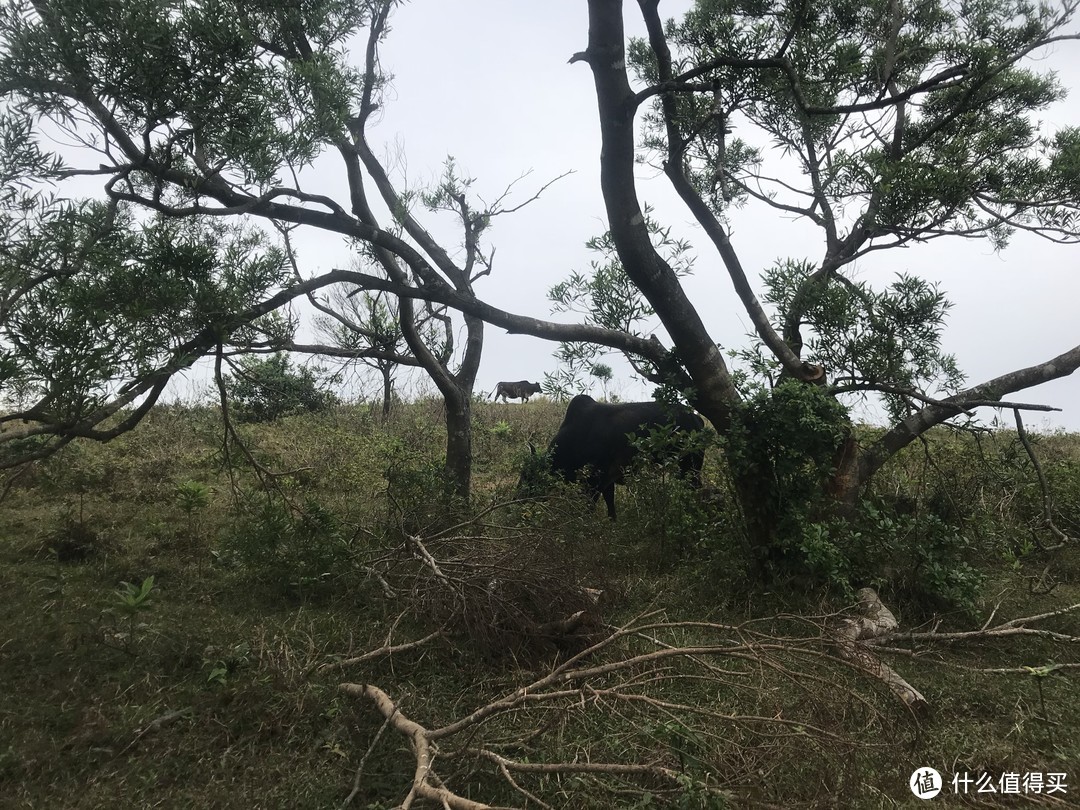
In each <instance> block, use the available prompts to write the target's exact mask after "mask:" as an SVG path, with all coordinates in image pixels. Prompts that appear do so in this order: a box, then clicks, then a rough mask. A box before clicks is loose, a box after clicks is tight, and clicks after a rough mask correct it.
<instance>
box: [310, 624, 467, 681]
mask: <svg viewBox="0 0 1080 810" xmlns="http://www.w3.org/2000/svg"><path fill="white" fill-rule="evenodd" d="M445 635H446V632H445V631H444V630H441V629H440V630H436V631H435V632H434V633H428V634H427V635H426V636H424V637H423V638H420V639H417V640H416V641H406V642H404V643H402V644H393V645H392V644H390V643H389V639H387V643H386V644H384V645H383V646H382V647H379V648H378V649H377V650H371V651H370V652H366V653H364V654H363V655H357V656H354V657H353V658H345V659H342V660H341V661H331V662H330V663H328V664H323V665H322V666H320V667H319V668H318V671H319V672H329V671H330V670H334V669H344V668H345V667H351V666H356V665H357V664H362V663H364V662H365V661H374V660H375V659H376V658H382V657H384V656H387V655H397V654H398V653H402V652H407V651H408V650H415V649H416V648H417V647H423V646H424V645H425V644H427V643H428V642H429V641H434V640H435V639H437V638H443V637H444V636H445Z"/></svg>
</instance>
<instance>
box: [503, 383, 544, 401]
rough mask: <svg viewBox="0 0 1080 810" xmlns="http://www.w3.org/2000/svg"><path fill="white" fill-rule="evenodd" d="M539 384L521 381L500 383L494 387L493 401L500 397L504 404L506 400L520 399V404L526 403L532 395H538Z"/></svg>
mask: <svg viewBox="0 0 1080 810" xmlns="http://www.w3.org/2000/svg"><path fill="white" fill-rule="evenodd" d="M540 390H541V388H540V383H532V382H529V381H528V380H521V381H520V382H501V383H499V384H498V385H497V386H495V396H494V397H493V399H498V398H499V397H502V401H503V402H506V398H507V397H510V399H520V400H521V401H522V402H528V401H529V397H531V396H532V395H533V394H539V393H540Z"/></svg>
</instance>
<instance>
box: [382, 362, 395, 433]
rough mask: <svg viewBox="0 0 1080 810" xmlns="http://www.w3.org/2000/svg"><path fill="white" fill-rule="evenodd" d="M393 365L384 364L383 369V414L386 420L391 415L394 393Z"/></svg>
mask: <svg viewBox="0 0 1080 810" xmlns="http://www.w3.org/2000/svg"><path fill="white" fill-rule="evenodd" d="M391 369H392V366H384V367H383V368H382V369H381V371H382V378H383V396H382V415H383V419H384V420H385V419H386V418H387V417H388V416H390V403H391V399H392V397H393V393H394V378H393V377H392V376H391Z"/></svg>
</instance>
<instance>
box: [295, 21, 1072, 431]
mask: <svg viewBox="0 0 1080 810" xmlns="http://www.w3.org/2000/svg"><path fill="white" fill-rule="evenodd" d="M690 5H691V3H690V2H689V0H667V2H664V3H663V4H662V5H661V13H662V14H663V16H664V17H665V18H666V17H669V16H678V15H679V14H681V12H682V11H684V10H685V9H687V8H689V7H690ZM625 14H626V17H627V29H628V31H629V32H630V33H634V34H638V33H641V30H642V28H641V24H640V19H639V17H638V11H637V8H636V4H635V3H633V2H627V3H626V8H625ZM391 25H392V31H391V34H390V37H389V40H388V42H387V43H386V44H385V45H384V48H383V52H382V53H383V64H384V66H385V68H386V69H387V70H389V71H390V72H392V73H393V74H394V76H395V79H394V83H393V87H394V89H393V92H392V93H391V94H390V96H389V97H388V99H387V105H386V108H385V110H384V113H383V116H382V118H381V120H380V121H379V122H378V126H377V127H376V128H375V129H374V130H373V132H372V141H373V143H374V144H380V143H381V144H385V145H386V147H387V148H388V149H395V150H396V149H398V148H399V147H400V149H401V150H402V151H403V154H404V155H405V156H406V158H407V173H408V179H409V182H410V184H414V185H415V184H416V183H418V182H422V181H429V180H433V179H434V178H436V177H437V176H438V174H439V171H440V168H441V165H442V162H443V160H444V158H445V157H446V156H447V155H448V154H449V155H453V156H454V157H455V158H456V159H457V162H458V165H459V167H460V168H461V170H462V172H463V173H466V174H468V175H470V176H472V177H475V178H476V180H477V182H476V185H475V186H474V191H476V192H477V193H478V194H479V195H480V196H482V197H483V198H485V199H489V200H490V199H492V198H494V197H495V196H497V195H498V194H499V193H500V192H501V191H502V190H503V189H504V188H505V187H506V186H507V184H509V183H510V182H512V181H513V180H515V179H516V178H517V177H518V176H519V175H521V174H522V173H523V172H528V171H531V174H530V176H529V177H527V178H526V179H525V180H523V181H522V182H521V183H520V184H519V186H518V188H519V189H520V196H519V197H518V198H517V199H520V200H523V199H525V198H527V197H528V196H531V194H532V192H533V191H534V190H535V189H536V188H538V187H539V186H540V185H542V184H543V183H544V182H547V181H548V180H550V179H552V178H554V177H555V176H557V175H559V174H562V173H564V172H567V171H573V172H574V174H573V175H571V176H570V177H567V178H565V179H563V180H561V181H560V182H559V183H557V184H556V185H555V186H553V187H552V188H550V189H548V191H547V192H545V194H544V195H543V197H542V198H541V199H540V200H538V201H537V202H535V203H533V204H532V205H530V206H529V207H527V208H526V209H524V210H523V211H520V212H518V213H516V214H514V215H512V216H509V217H506V218H500V219H497V220H496V222H495V225H494V227H493V228H492V229H491V230H490V231H489V234H488V235H489V238H490V241H491V243H492V244H494V245H495V246H496V248H497V251H496V257H495V272H494V273H493V274H492V275H491V276H489V277H487V278H484V279H482V280H481V281H480V282H479V283H478V284H477V289H476V291H477V293H478V295H479V296H480V297H481V298H484V299H485V300H488V301H490V302H491V303H493V304H495V305H497V306H500V307H502V308H505V309H507V310H510V311H513V312H517V313H521V314H527V315H531V316H534V317H540V318H549V317H551V315H550V306H549V304H548V302H547V300H546V297H545V294H546V291H547V289H548V288H549V287H550V286H551V285H552V284H554V283H556V282H558V281H560V280H562V279H564V278H565V277H566V276H567V275H568V273H569V272H570V271H571V270H575V269H576V270H585V269H587V267H588V264H589V261H590V259H591V258H592V256H591V254H590V253H589V252H588V251H587V250H586V249H585V246H584V243H585V241H586V240H587V239H589V238H590V237H591V236H593V235H596V234H598V233H601V232H602V231H603V230H604V229H605V224H604V206H603V200H602V198H601V195H600V185H599V154H600V141H599V132H598V126H597V112H596V100H595V96H594V92H593V84H592V75H591V73H590V71H589V69H588V67H587V66H586V65H585V64H584V63H579V64H575V65H569V64H567V60H568V59H569V57H570V56H571V55H572V54H573V53H575V52H577V51H580V50H583V49H584V48H585V45H586V42H587V29H588V21H587V9H586V4H585V3H584V2H582V1H581V0H574V1H573V2H571V0H550V1H549V2H545V3H531V2H506V0H414V2H411V3H408V4H406V5H405V6H403V7H402V8H400V9H399V10H398V11H397V12H396V13H395V15H394V17H393V18H392V20H391ZM358 58H359V53H358ZM1045 64H1046V65H1047V66H1049V67H1052V68H1053V69H1055V70H1057V71H1058V72H1059V75H1060V78H1061V79H1062V81H1063V83H1064V84H1065V85H1066V86H1076V85H1078V84H1080V43H1065V44H1062V45H1059V46H1058V47H1057V48H1056V52H1054V53H1052V54H1049V55H1047V56H1046V58H1045ZM1043 120H1044V122H1045V123H1046V124H1047V125H1048V126H1050V127H1059V126H1061V125H1064V124H1072V125H1078V124H1080V105H1078V104H1077V102H1076V100H1075V99H1070V100H1068V101H1066V102H1064V103H1062V104H1059V105H1057V106H1056V107H1055V108H1053V109H1052V110H1050V111H1048V112H1047V114H1046V115H1044V116H1043ZM740 134H744V135H745V133H740ZM313 172H314V173H313V174H310V175H308V179H307V180H306V186H307V190H309V191H318V192H320V193H332V194H333V195H334V196H335V197H337V198H339V199H344V198H345V195H344V182H343V178H342V177H341V170H340V166H339V164H337V163H336V162H335V161H334V159H333V156H329V159H328V160H326V161H325V162H321V163H320V164H319V165H317V167H316V168H315V169H314V170H313ZM639 194H640V195H641V197H642V199H643V200H644V201H647V202H649V203H650V204H652V205H654V206H655V208H656V209H657V215H658V217H659V218H660V219H661V221H663V222H665V223H667V224H670V225H672V226H673V227H674V230H675V231H676V233H677V235H680V236H685V237H687V238H690V239H691V240H692V242H693V243H694V244H695V246H696V248H697V250H696V251H695V254H696V256H697V264H696V270H695V274H694V276H693V277H692V278H691V279H689V281H688V282H687V286H688V288H689V292H690V295H691V297H692V300H693V301H694V302H695V304H696V305H697V307H698V309H699V311H700V312H701V313H702V316H703V317H704V319H705V322H706V324H707V325H708V327H709V329H710V330H711V333H712V335H713V337H714V339H715V340H716V341H717V342H719V343H720V344H721V345H723V346H724V347H736V346H741V345H743V344H744V342H745V341H744V339H743V336H744V335H745V333H746V332H747V331H748V330H749V322H748V320H747V317H746V315H745V313H744V312H743V311H742V309H741V307H740V305H739V303H738V301H737V299H736V297H735V295H734V293H733V292H732V291H731V285H730V282H729V280H728V277H727V274H726V272H725V271H724V270H723V268H722V266H721V264H720V261H719V259H718V258H717V257H716V255H715V253H713V252H712V251H711V250H710V248H709V246H708V245H707V243H706V240H705V238H704V236H703V234H702V233H701V232H700V229H699V228H698V227H697V225H696V224H695V223H693V221H692V217H691V215H690V214H689V213H688V212H687V211H686V210H685V209H684V208H682V206H681V205H680V204H679V202H678V201H677V199H676V198H675V196H674V194H673V193H672V192H671V191H670V190H669V187H668V185H667V181H666V180H665V179H664V178H663V177H662V176H660V177H657V176H656V175H655V173H654V172H651V171H650V170H648V169H647V168H645V167H643V168H642V169H641V170H639ZM425 224H428V225H429V226H431V227H432V230H434V231H435V232H436V233H440V234H445V235H447V240H448V241H453V240H454V234H455V232H454V231H453V230H452V229H451V228H452V223H451V222H450V221H449V218H448V217H447V218H446V219H445V227H446V228H447V230H443V226H439V225H432V223H431V220H430V219H425ZM731 224H732V231H733V235H732V242H733V244H734V246H735V249H736V250H737V251H738V252H739V254H740V257H741V259H742V262H743V265H744V267H745V268H746V270H747V272H748V273H749V274H750V276H751V278H752V279H755V278H756V277H757V275H758V273H759V272H760V271H761V270H762V269H764V268H767V267H768V266H770V265H771V264H772V263H773V261H774V260H775V259H777V258H780V257H785V256H791V257H807V258H810V259H811V260H814V261H818V260H820V258H821V254H822V247H821V239H820V237H819V236H818V235H817V233H816V230H815V229H814V228H813V227H811V226H807V225H802V224H799V223H797V222H793V221H791V220H790V219H787V218H784V217H782V216H781V215H779V214H778V212H775V211H773V210H772V209H767V208H766V207H765V206H763V205H761V204H754V203H751V204H749V205H748V206H747V207H745V208H742V209H739V210H736V211H733V212H732V213H731ZM297 243H298V245H299V246H300V250H301V256H300V259H301V266H302V267H303V268H304V269H305V271H306V272H309V273H314V272H317V271H320V270H326V269H329V268H331V267H343V266H346V265H347V264H348V252H347V250H346V249H345V248H344V245H340V246H339V245H336V244H334V243H333V242H331V241H328V240H327V237H326V236H325V235H321V234H309V235H301V236H300V238H299V239H298V240H297ZM454 243H455V244H456V242H454ZM1078 257H1080V253H1078V248H1077V247H1069V246H1056V245H1052V244H1050V243H1048V242H1045V241H1044V240H1040V239H1038V238H1037V237H1033V236H1030V235H1028V234H1017V235H1016V237H1015V238H1014V240H1013V244H1012V246H1011V247H1010V248H1009V249H1008V250H1007V251H1005V252H1003V253H1002V254H999V255H998V254H994V253H993V251H992V250H990V248H989V246H988V245H987V244H986V243H984V242H975V241H966V240H960V239H945V240H938V241H936V242H932V243H930V244H927V245H919V246H915V247H912V248H908V249H905V250H897V251H882V252H878V253H874V254H871V255H870V256H869V257H866V258H864V259H863V260H862V261H861V262H860V263H859V265H858V270H857V272H858V275H859V277H860V278H863V279H866V280H868V281H870V282H871V283H874V284H882V285H883V284H886V283H888V282H889V281H890V280H891V279H892V278H893V277H894V275H895V273H896V272H899V271H905V272H910V273H915V274H918V275H921V276H923V277H925V278H927V279H929V280H932V281H937V282H940V283H941V285H942V287H943V289H944V290H945V291H946V293H947V294H948V296H949V298H950V299H951V300H952V301H953V302H954V308H953V310H952V312H951V314H950V317H949V323H948V327H947V331H946V339H945V341H946V344H945V345H946V348H947V350H949V351H952V352H954V353H955V354H956V356H957V358H958V361H959V364H960V367H961V368H962V369H963V370H964V371H965V372H966V373H967V375H968V381H969V383H976V382H981V381H983V380H986V379H989V378H992V377H995V376H997V375H999V374H1002V373H1005V372H1007V371H1011V370H1014V369H1016V368H1020V367H1024V366H1028V365H1032V364H1035V363H1039V362H1041V361H1044V360H1047V359H1049V358H1051V357H1053V356H1054V355H1056V354H1059V353H1060V352H1062V351H1065V350H1066V349H1069V348H1071V347H1072V346H1074V345H1076V344H1077V343H1080V329H1078V328H1077V318H1076V315H1075V313H1074V311H1075V308H1076V302H1077V299H1078V295H1077V292H1078V290H1080V276H1078V273H1077V271H1078V267H1077V258H1078ZM755 286H756V288H757V289H758V290H759V291H760V286H759V285H755ZM554 348H555V344H553V343H549V342H545V341H541V340H538V339H535V338H531V337H526V336H517V335H507V334H506V333H505V332H504V331H503V330H501V329H497V328H495V327H491V326H488V327H487V330H486V336H485V350H484V360H483V363H482V365H481V370H480V376H479V379H478V382H477V390H478V391H485V392H490V391H491V390H492V389H493V388H494V386H495V383H496V382H498V381H499V380H518V379H525V378H527V379H530V380H541V379H542V377H543V372H544V371H551V370H553V368H554V366H555V362H554V360H553V358H552V356H551V353H552V351H553V350H554ZM617 374H618V375H619V376H620V379H619V380H618V381H617V382H616V383H615V384H614V385H613V386H612V390H613V391H616V392H619V393H620V396H622V397H623V398H624V399H635V398H642V397H644V396H646V395H647V390H648V389H647V388H646V387H643V386H640V385H636V384H634V383H632V382H631V381H630V380H629V378H628V374H627V373H626V372H625V371H623V370H622V369H619V370H618V371H617ZM1013 399H1015V400H1018V401H1028V402H1041V403H1046V404H1050V405H1054V406H1057V407H1060V408H1062V409H1063V412H1062V413H1060V414H1053V415H1050V416H1049V417H1045V418H1044V417H1042V416H1041V415H1036V414H1031V415H1029V416H1028V419H1027V421H1028V422H1029V423H1030V424H1031V425H1032V426H1042V427H1052V426H1064V427H1067V428H1069V429H1073V430H1076V429H1080V377H1076V376H1074V377H1073V378H1068V379H1065V380H1059V381H1056V382H1053V383H1049V384H1046V385H1044V386H1041V387H1039V388H1035V389H1029V390H1028V391H1027V392H1024V393H1018V394H1016V395H1014V396H1013ZM981 413H982V414H983V415H984V417H985V418H986V419H989V418H991V417H992V415H993V412H992V411H987V410H983V411H982V412H981ZM1010 422H1011V418H1010Z"/></svg>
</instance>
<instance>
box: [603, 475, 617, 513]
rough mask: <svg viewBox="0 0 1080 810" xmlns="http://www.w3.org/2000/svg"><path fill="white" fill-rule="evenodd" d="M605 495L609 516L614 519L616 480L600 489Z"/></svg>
mask: <svg viewBox="0 0 1080 810" xmlns="http://www.w3.org/2000/svg"><path fill="white" fill-rule="evenodd" d="M600 492H601V494H602V495H603V496H604V503H606V504H607V516H608V517H609V518H611V519H612V520H614V519H615V482H614V481H612V482H610V483H608V484H604V487H603V489H601V490H600Z"/></svg>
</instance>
